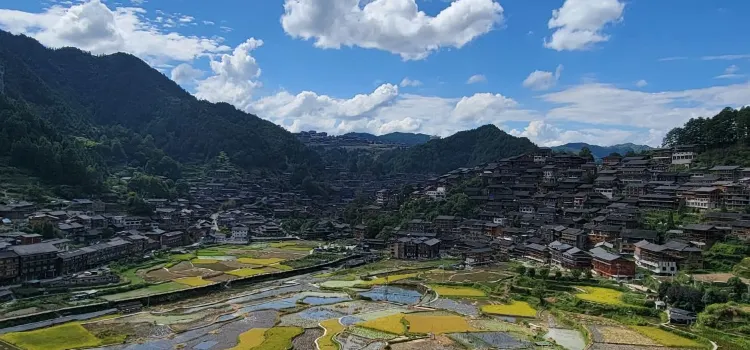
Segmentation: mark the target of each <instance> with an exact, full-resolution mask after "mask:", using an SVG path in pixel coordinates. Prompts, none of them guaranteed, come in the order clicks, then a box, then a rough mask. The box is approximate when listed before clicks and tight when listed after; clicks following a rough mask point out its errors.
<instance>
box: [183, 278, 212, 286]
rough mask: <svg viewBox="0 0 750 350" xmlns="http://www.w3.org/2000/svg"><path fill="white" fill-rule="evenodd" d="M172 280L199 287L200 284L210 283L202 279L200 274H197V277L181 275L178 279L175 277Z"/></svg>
mask: <svg viewBox="0 0 750 350" xmlns="http://www.w3.org/2000/svg"><path fill="white" fill-rule="evenodd" d="M174 281H175V282H177V283H179V284H184V285H187V286H190V287H200V286H205V285H209V284H211V283H212V282H210V281H206V280H204V279H203V277H200V276H197V277H182V278H178V279H176V280H174Z"/></svg>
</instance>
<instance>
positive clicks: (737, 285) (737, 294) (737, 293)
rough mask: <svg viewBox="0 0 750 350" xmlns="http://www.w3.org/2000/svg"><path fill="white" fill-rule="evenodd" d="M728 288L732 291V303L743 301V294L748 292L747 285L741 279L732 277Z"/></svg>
mask: <svg viewBox="0 0 750 350" xmlns="http://www.w3.org/2000/svg"><path fill="white" fill-rule="evenodd" d="M727 287H728V288H729V289H730V291H731V292H730V299H732V301H741V299H742V294H743V293H746V292H747V291H748V290H747V285H746V284H745V283H744V282H742V280H741V279H740V278H739V277H732V278H730V279H729V280H727Z"/></svg>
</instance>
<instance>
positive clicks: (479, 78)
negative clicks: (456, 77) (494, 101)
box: [466, 74, 487, 84]
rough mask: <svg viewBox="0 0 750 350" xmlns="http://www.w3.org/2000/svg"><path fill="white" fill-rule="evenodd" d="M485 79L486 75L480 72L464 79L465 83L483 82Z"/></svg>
mask: <svg viewBox="0 0 750 350" xmlns="http://www.w3.org/2000/svg"><path fill="white" fill-rule="evenodd" d="M486 81H487V77H485V76H484V75H481V74H474V75H472V76H470V77H469V79H468V80H466V84H476V83H484V82H486Z"/></svg>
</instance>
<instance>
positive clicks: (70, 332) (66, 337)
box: [0, 322, 125, 350]
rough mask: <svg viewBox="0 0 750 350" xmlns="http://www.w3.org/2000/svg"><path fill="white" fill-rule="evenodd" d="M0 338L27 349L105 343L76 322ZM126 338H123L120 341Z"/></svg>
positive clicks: (61, 349) (52, 349)
mask: <svg viewBox="0 0 750 350" xmlns="http://www.w3.org/2000/svg"><path fill="white" fill-rule="evenodd" d="M0 340H3V341H6V342H8V343H11V344H13V345H15V346H18V347H20V348H22V349H27V350H66V349H79V348H89V347H95V346H100V345H104V343H105V342H104V341H102V339H99V338H97V337H96V336H95V335H93V334H92V333H91V332H89V331H88V330H86V328H83V326H81V324H80V323H76V322H74V323H66V324H63V325H59V326H54V327H49V328H42V329H39V330H35V331H29V332H16V333H8V334H4V335H2V336H0ZM124 340H125V339H124V338H121V339H119V342H120V343H121V342H123V341H124ZM110 343H112V342H110Z"/></svg>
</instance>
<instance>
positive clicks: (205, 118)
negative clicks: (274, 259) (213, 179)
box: [0, 31, 320, 183]
mask: <svg viewBox="0 0 750 350" xmlns="http://www.w3.org/2000/svg"><path fill="white" fill-rule="evenodd" d="M0 71H4V74H3V75H0V76H2V82H1V83H0V86H3V89H2V94H3V99H2V100H0V103H1V104H0V107H2V113H3V122H5V121H6V118H10V120H13V121H15V124H14V126H12V128H15V129H14V130H17V129H20V130H30V129H34V128H37V127H39V126H40V125H41V126H43V127H42V128H41V129H40V130H41V131H28V132H25V133H24V132H16V131H9V130H11V129H9V127H7V126H4V127H3V132H4V134H3V137H4V138H3V139H2V140H0V142H2V145H3V146H8V147H4V148H3V150H0V152H7V150H12V149H16V150H19V151H18V152H20V150H26V151H27V152H31V153H28V155H29V156H31V158H30V159H29V160H27V162H26V163H24V164H19V163H16V164H18V165H19V166H24V167H28V168H32V169H31V170H33V171H35V172H37V173H40V174H41V173H47V172H46V171H44V170H42V169H41V168H40V167H41V165H40V164H41V163H43V162H44V161H43V160H42V159H46V158H43V156H42V154H43V155H44V156H49V157H52V158H51V159H54V160H55V161H57V160H58V159H59V162H61V166H63V167H68V166H69V165H71V164H72V163H71V162H70V161H69V160H70V159H72V158H73V157H72V155H70V156H68V157H62V155H64V154H66V153H65V152H68V153H71V154H72V153H77V154H78V156H79V157H78V158H79V160H80V162H81V163H82V164H85V167H84V168H85V169H87V172H88V173H90V175H91V176H96V175H95V174H96V173H101V172H104V171H106V169H104V166H103V165H104V164H105V163H109V164H112V163H123V164H128V165H136V166H141V167H143V168H144V169H146V168H149V169H150V170H153V171H154V173H155V174H156V175H166V176H174V175H176V173H175V172H176V171H177V170H175V169H174V168H175V167H177V168H179V163H178V161H179V162H205V161H207V160H208V159H212V158H214V157H216V156H217V155H218V154H219V152H221V151H224V152H226V153H227V154H228V155H229V158H230V159H231V160H232V161H233V162H235V163H236V164H238V165H240V166H242V167H244V168H246V169H248V168H256V167H257V168H268V169H276V170H284V171H302V172H303V173H308V172H310V170H311V169H313V171H314V170H315V169H317V168H318V167H319V164H320V160H319V157H318V156H317V155H316V154H315V153H314V152H312V151H310V150H309V149H307V148H306V147H305V146H304V145H302V144H301V143H300V142H299V141H298V140H297V139H296V138H295V137H294V136H293V135H292V134H291V133H289V132H287V131H286V130H284V129H282V128H281V127H279V126H277V125H275V124H273V123H271V122H268V121H265V120H262V119H260V118H258V117H256V116H254V115H251V114H247V113H244V112H242V111H239V110H237V109H236V108H234V107H233V106H231V105H229V104H226V103H218V104H214V103H209V102H206V101H199V100H197V99H196V98H194V97H193V96H192V95H191V94H189V93H188V92H186V91H184V90H183V89H182V88H181V87H180V86H179V85H177V84H176V83H174V82H173V81H172V80H170V79H169V78H167V77H166V76H164V75H163V74H161V73H160V72H158V71H156V70H154V69H153V68H151V67H150V66H148V65H147V64H146V63H144V62H143V61H141V60H140V59H138V58H136V57H134V56H132V55H128V54H122V53H118V54H113V55H106V56H93V55H90V54H88V53H86V52H83V51H80V50H78V49H74V48H62V49H57V50H53V49H48V48H45V47H44V46H42V45H41V44H39V43H38V42H37V41H35V40H33V39H31V38H28V37H26V36H15V35H12V34H9V33H7V32H3V31H0ZM47 142H49V144H48V143H47ZM28 144H34V147H36V149H34V147H28ZM0 155H2V154H0ZM175 160H176V161H175ZM73 163H75V162H73ZM132 163H135V164H132ZM162 168H163V169H162ZM301 177H303V176H297V178H301ZM55 179H57V178H51V179H50V180H52V181H55ZM60 182H63V183H64V182H66V180H60Z"/></svg>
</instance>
